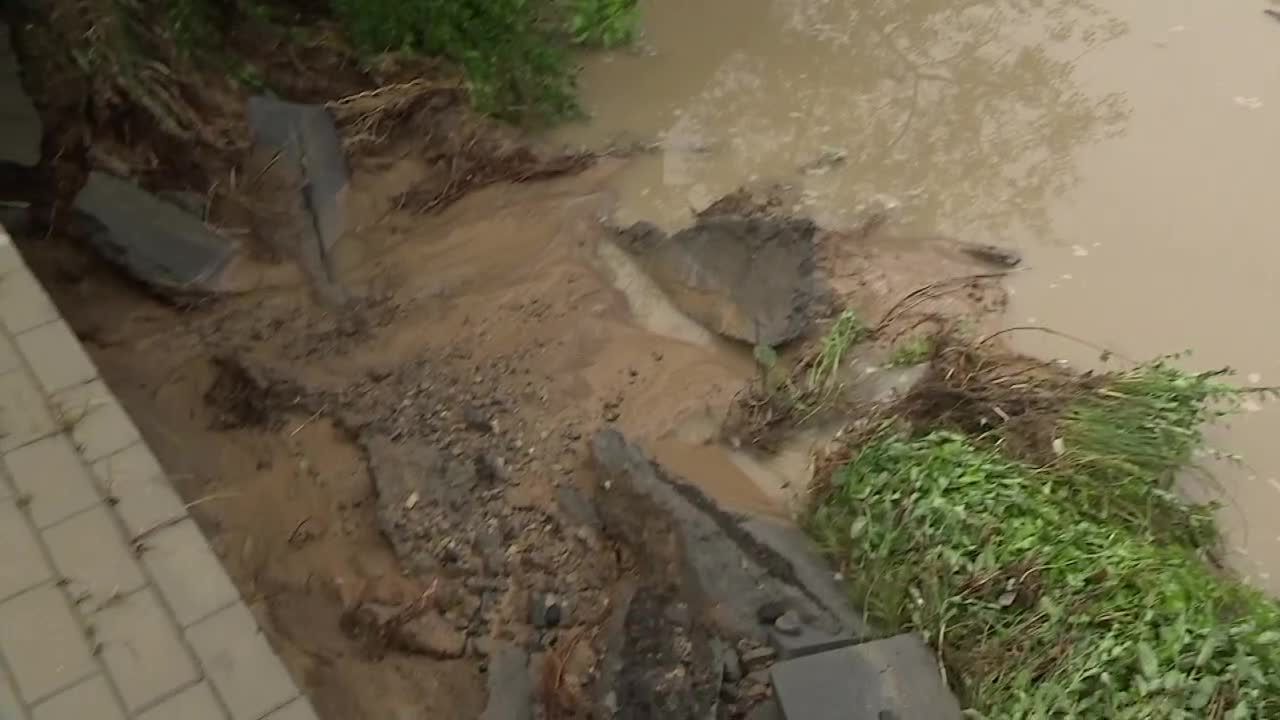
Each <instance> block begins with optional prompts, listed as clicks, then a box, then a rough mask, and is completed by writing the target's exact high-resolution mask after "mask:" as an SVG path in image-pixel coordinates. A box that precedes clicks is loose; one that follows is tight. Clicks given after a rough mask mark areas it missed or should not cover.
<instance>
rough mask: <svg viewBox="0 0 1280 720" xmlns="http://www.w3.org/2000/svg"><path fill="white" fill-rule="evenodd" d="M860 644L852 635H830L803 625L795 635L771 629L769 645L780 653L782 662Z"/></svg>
mask: <svg viewBox="0 0 1280 720" xmlns="http://www.w3.org/2000/svg"><path fill="white" fill-rule="evenodd" d="M856 642H858V638H856V637H854V636H853V635H852V634H850V633H843V632H842V633H829V632H827V631H825V630H821V629H819V628H815V627H811V626H809V625H803V624H802V625H801V626H800V627H799V628H797V629H796V631H795V632H794V633H787V632H782V631H781V630H779V629H777V628H769V644H770V645H772V646H773V648H774V649H775V650H777V651H778V657H779V658H780V659H782V660H790V659H792V658H798V657H804V656H806V655H816V654H818V653H821V652H826V651H828V650H835V649H836V648H842V647H848V646H850V645H853V644H854V643H856Z"/></svg>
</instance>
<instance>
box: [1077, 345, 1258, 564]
mask: <svg viewBox="0 0 1280 720" xmlns="http://www.w3.org/2000/svg"><path fill="white" fill-rule="evenodd" d="M1170 360H1171V359H1161V360H1158V361H1155V362H1152V363H1148V364H1145V365H1141V366H1138V367H1137V368H1134V369H1132V370H1128V371H1124V372H1119V373H1114V374H1112V375H1110V376H1108V377H1107V379H1106V382H1104V383H1102V384H1101V385H1100V386H1099V387H1097V388H1096V389H1094V390H1092V391H1089V392H1086V393H1084V394H1082V395H1081V396H1080V397H1078V398H1076V399H1074V400H1073V401H1071V402H1070V403H1069V404H1068V405H1067V408H1066V412H1065V413H1064V415H1063V417H1062V419H1061V421H1060V422H1059V424H1058V427H1059V436H1058V439H1057V440H1056V441H1055V446H1054V447H1055V450H1056V451H1057V452H1058V453H1060V454H1061V457H1060V458H1059V459H1058V461H1057V462H1056V463H1055V464H1054V467H1053V469H1054V471H1055V472H1057V473H1058V474H1059V475H1061V476H1063V477H1064V478H1066V479H1067V481H1068V482H1070V481H1071V479H1073V478H1074V479H1077V480H1078V482H1077V483H1075V484H1074V486H1073V487H1074V489H1076V490H1078V493H1077V494H1078V498H1077V499H1078V501H1079V502H1081V503H1083V504H1086V505H1088V506H1090V507H1092V508H1093V509H1094V511H1095V512H1100V513H1104V514H1106V515H1108V516H1114V517H1115V518H1116V519H1117V520H1119V521H1122V522H1124V523H1125V524H1126V526H1127V527H1128V528H1130V529H1132V530H1134V531H1138V532H1145V533H1147V534H1150V535H1152V536H1153V538H1154V537H1155V536H1159V539H1162V540H1165V541H1176V542H1183V543H1188V544H1190V545H1192V546H1197V547H1198V546H1203V545H1205V544H1207V543H1211V542H1212V541H1213V540H1214V539H1215V537H1216V536H1215V532H1214V529H1213V526H1212V523H1211V521H1210V513H1209V508H1200V507H1195V506H1191V505H1188V504H1187V503H1186V502H1185V501H1184V500H1183V499H1182V498H1180V497H1179V496H1178V495H1177V494H1176V493H1175V491H1174V488H1173V483H1174V479H1175V475H1176V473H1177V471H1178V470H1180V469H1182V468H1184V467H1187V466H1188V465H1189V464H1190V462H1191V460H1192V453H1193V452H1194V451H1195V450H1196V449H1197V448H1199V447H1200V446H1201V445H1202V444H1203V435H1202V428H1203V427H1204V425H1205V424H1206V423H1208V422H1211V421H1213V420H1215V419H1217V418H1219V417H1221V416H1223V415H1224V414H1226V413H1228V412H1230V411H1231V410H1232V409H1234V407H1235V404H1236V401H1237V400H1238V398H1239V395H1240V391H1239V390H1238V389H1236V388H1234V387H1233V386H1231V385H1229V384H1228V383H1226V382H1224V381H1223V380H1222V375H1223V373H1222V372H1208V373H1195V374H1192V373H1187V372H1184V371H1182V370H1179V369H1178V368H1177V367H1175V366H1174V365H1172V364H1171V363H1170Z"/></svg>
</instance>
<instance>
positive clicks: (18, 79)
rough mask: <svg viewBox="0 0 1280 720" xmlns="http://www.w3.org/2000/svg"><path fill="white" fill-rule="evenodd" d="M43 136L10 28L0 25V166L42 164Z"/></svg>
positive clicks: (1, 23)
mask: <svg viewBox="0 0 1280 720" xmlns="http://www.w3.org/2000/svg"><path fill="white" fill-rule="evenodd" d="M42 135H43V127H42V125H41V123H40V113H38V112H36V106H35V105H34V104H33V103H32V102H31V98H30V97H28V96H27V92H26V90H24V89H23V87H22V74H21V68H20V66H19V65H18V58H17V55H15V54H14V52H13V44H12V43H11V42H10V37H9V26H8V25H6V24H4V23H3V22H0V163H13V164H15V165H21V166H23V167H32V166H34V165H37V164H39V162H40V138H41V136H42Z"/></svg>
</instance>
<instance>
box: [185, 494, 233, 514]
mask: <svg viewBox="0 0 1280 720" xmlns="http://www.w3.org/2000/svg"><path fill="white" fill-rule="evenodd" d="M233 497H240V493H238V492H230V493H221V494H219V493H214V494H212V495H205V496H204V497H202V498H196V499H195V500H192V501H191V502H189V503H187V504H186V505H183V506H182V507H184V508H186V509H187V510H190V509H191V508H193V507H195V506H197V505H203V504H204V503H206V502H209V501H210V500H226V499H229V498H233Z"/></svg>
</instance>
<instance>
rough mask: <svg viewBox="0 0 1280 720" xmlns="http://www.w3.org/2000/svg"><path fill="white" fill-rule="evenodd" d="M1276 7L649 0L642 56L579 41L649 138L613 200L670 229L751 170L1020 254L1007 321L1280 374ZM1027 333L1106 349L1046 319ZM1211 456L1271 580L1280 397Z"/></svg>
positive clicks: (1246, 540)
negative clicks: (1066, 336)
mask: <svg viewBox="0 0 1280 720" xmlns="http://www.w3.org/2000/svg"><path fill="white" fill-rule="evenodd" d="M1264 7H1265V5H1264V4H1263V3H1262V2H1257V3H1255V2H1237V3H1221V2H1214V1H1213V0H1169V1H1167V2H1159V3H1152V2H1141V1H1140V0H1115V1H1113V2H1108V3H1096V4H1095V3H1091V2H1088V1H1087V0H1061V1H1056V2H1055V1H1053V0H1047V1H1045V2H1032V3H1026V2H1019V1H1016V0H992V1H989V2H958V3H957V2H943V1H942V0H891V1H889V2H882V3H863V2H856V1H855V0H705V1H704V2H700V3H680V2H674V1H672V0H652V1H650V2H647V3H645V4H643V15H644V28H645V39H644V43H643V44H642V47H641V48H640V49H639V50H638V51H631V50H629V51H619V52H610V53H604V54H599V55H596V56H593V57H591V58H589V59H588V60H587V63H586V68H585V71H584V73H583V76H582V81H581V87H582V93H583V97H584V98H585V103H586V106H587V109H588V110H589V111H590V113H591V115H592V120H591V121H590V122H588V123H585V124H581V125H579V126H576V127H570V128H566V129H564V130H561V131H559V132H558V133H557V135H556V137H557V139H559V140H562V141H564V142H567V143H571V144H585V145H589V146H593V147H605V146H613V147H626V148H630V149H636V148H643V151H644V152H643V154H642V155H641V156H640V157H638V158H636V159H635V160H633V161H632V162H631V163H630V164H629V165H628V167H627V168H626V169H625V170H624V171H623V172H622V173H620V174H619V175H618V176H617V177H616V178H615V179H614V180H613V182H612V185H613V188H614V189H615V190H616V191H617V192H618V194H619V196H620V200H621V209H620V214H621V215H622V216H624V217H630V218H645V219H648V220H652V221H656V222H659V223H663V224H666V225H668V226H671V227H674V226H678V225H681V224H684V223H686V222H687V221H688V219H689V217H690V215H691V213H692V212H693V211H696V210H698V209H700V208H702V207H704V206H705V205H706V204H707V203H708V202H710V201H711V200H712V199H714V198H716V197H719V196H720V195H721V194H723V193H725V192H728V191H730V190H732V189H733V188H735V187H737V186H738V185H739V184H741V183H742V182H744V181H751V180H761V181H783V182H788V183H790V184H792V185H793V186H795V187H796V188H797V189H799V190H800V194H799V197H800V198H801V199H800V201H799V202H800V205H802V206H803V209H805V210H807V211H808V212H810V213H812V214H813V215H814V216H815V217H816V218H817V219H818V220H819V222H821V223H822V224H824V225H826V226H834V227H839V226H842V225H844V226H852V225H855V224H857V223H858V222H860V221H861V219H862V218H863V217H865V215H866V213H868V212H879V211H881V210H883V209H885V208H890V209H892V210H893V211H894V212H893V217H894V218H895V225H896V226H897V228H896V229H897V231H898V234H903V235H911V234H919V235H933V234H942V235H950V236H955V237H959V238H962V239H964V240H970V241H979V242H987V243H998V244H1002V245H1007V246H1010V247H1013V248H1016V249H1018V250H1019V251H1021V252H1022V254H1023V255H1024V257H1025V258H1026V260H1027V263H1026V265H1027V266H1028V269H1027V270H1025V271H1024V272H1023V273H1021V274H1019V275H1017V276H1016V277H1015V278H1014V279H1013V281H1012V282H1011V287H1012V290H1013V292H1014V293H1015V295H1014V297H1012V298H1011V300H1012V302H1011V304H1010V308H1009V313H1008V314H1007V317H1006V322H1007V323H1008V324H1010V325H1024V324H1025V325H1042V326H1047V327H1052V328H1055V329H1057V330H1060V331H1063V332H1066V333H1070V334H1072V335H1075V336H1079V337H1081V338H1086V339H1088V340H1090V341H1091V342H1093V343H1096V344H1098V345H1102V346H1106V347H1108V348H1110V349H1112V350H1114V351H1116V352H1117V353H1118V354H1119V355H1121V356H1130V357H1137V358H1144V357H1149V356H1152V355H1156V354H1162V353H1169V352H1177V351H1181V350H1185V349H1193V350H1194V355H1193V356H1192V357H1191V358H1190V359H1189V360H1187V361H1186V362H1187V363H1189V364H1190V366H1192V367H1195V368H1211V367H1217V366H1222V365H1229V366H1231V367H1233V368H1236V369H1237V370H1238V371H1239V373H1240V374H1239V378H1240V380H1241V382H1245V383H1250V384H1274V383H1278V382H1280V352H1278V351H1280V338H1278V336H1277V335H1276V333H1274V332H1272V331H1270V330H1269V328H1270V327H1271V324H1270V320H1271V318H1272V315H1273V313H1272V310H1273V308H1274V305H1275V302H1276V299H1277V291H1276V289H1275V274H1276V271H1275V268H1276V267H1277V266H1278V265H1280V242H1277V241H1280V221H1278V220H1277V216H1276V214H1275V212H1274V210H1273V209H1272V203H1271V202H1270V201H1271V200H1273V199H1274V194H1275V190H1276V188H1277V187H1280V133H1277V132H1276V128H1277V127H1280V23H1276V22H1275V21H1274V20H1273V19H1272V18H1270V17H1268V16H1267V15H1265V14H1263V13H1262V12H1261V11H1262V10H1263V8H1264ZM1020 338H1021V339H1020V343H1021V346H1022V347H1021V349H1024V350H1027V351H1031V352H1035V353H1040V354H1044V355H1048V356H1057V357H1062V358H1065V359H1069V360H1071V361H1073V362H1076V363H1080V364H1093V363H1097V362H1099V359H1098V353H1097V352H1096V351H1095V350H1092V349H1088V348H1084V347H1081V346H1080V345H1077V344H1074V343H1069V342H1065V341H1060V340H1050V339H1048V338H1047V336H1041V335H1038V334H1036V333H1030V332H1028V333H1022V334H1021V335H1020ZM1246 409H1247V410H1248V411H1249V412H1246V413H1245V414H1244V415H1243V416H1241V417H1239V418H1237V419H1236V420H1235V421H1234V422H1233V423H1232V425H1231V426H1230V427H1229V428H1226V429H1220V430H1217V431H1215V433H1214V435H1213V440H1214V443H1215V446H1216V448H1217V449H1218V450H1220V451H1222V452H1224V453H1229V454H1238V455H1240V456H1242V457H1243V462H1242V463H1234V462H1233V463H1222V462H1211V463H1210V464H1212V465H1214V468H1213V469H1214V470H1215V472H1216V478H1217V483H1216V485H1217V486H1216V487H1214V488H1212V489H1211V490H1210V492H1211V493H1212V494H1215V495H1216V496H1217V497H1219V498H1220V499H1221V500H1222V501H1223V502H1225V503H1226V507H1225V508H1224V510H1223V512H1222V519H1223V524H1224V527H1225V529H1226V532H1227V535H1228V540H1229V545H1230V546H1231V548H1232V550H1233V551H1234V552H1233V555H1234V562H1235V564H1236V566H1237V567H1238V568H1239V569H1240V570H1241V571H1242V572H1243V573H1244V574H1245V575H1247V576H1248V577H1250V578H1251V579H1252V580H1253V581H1255V582H1257V583H1258V584H1259V585H1260V586H1262V587H1265V588H1267V589H1268V590H1269V591H1270V592H1272V593H1280V444H1277V443H1275V442H1274V441H1273V439H1274V438H1275V437H1276V435H1277V433H1280V413H1277V412H1276V409H1275V408H1273V407H1262V408H1254V407H1248V408H1246Z"/></svg>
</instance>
